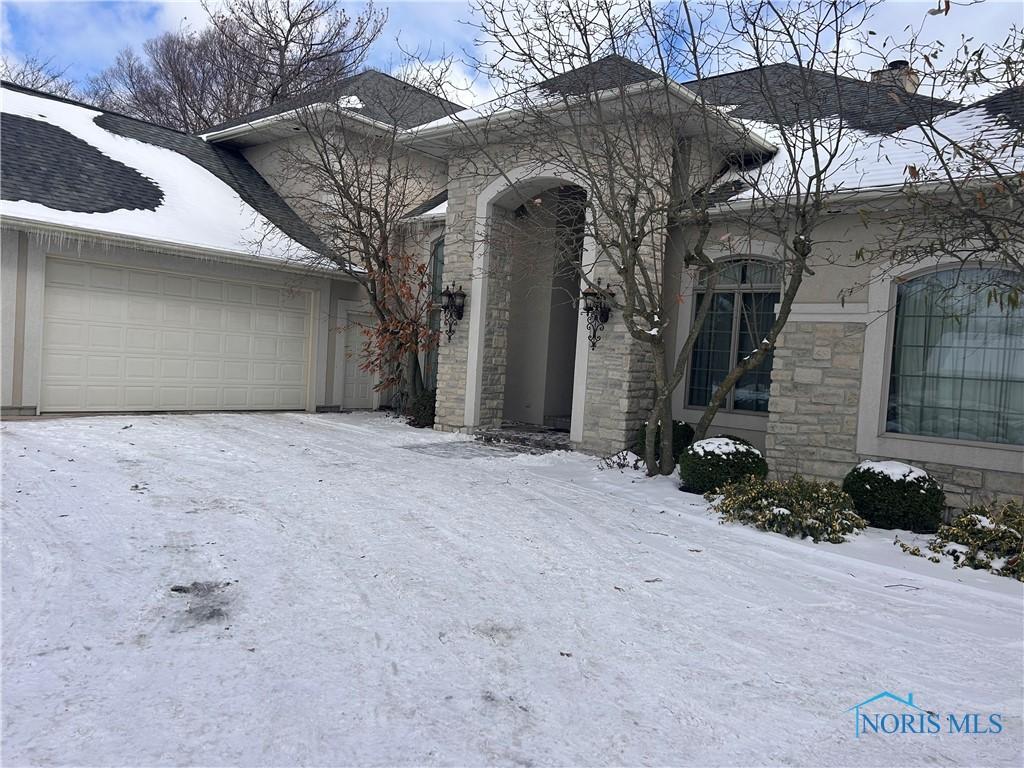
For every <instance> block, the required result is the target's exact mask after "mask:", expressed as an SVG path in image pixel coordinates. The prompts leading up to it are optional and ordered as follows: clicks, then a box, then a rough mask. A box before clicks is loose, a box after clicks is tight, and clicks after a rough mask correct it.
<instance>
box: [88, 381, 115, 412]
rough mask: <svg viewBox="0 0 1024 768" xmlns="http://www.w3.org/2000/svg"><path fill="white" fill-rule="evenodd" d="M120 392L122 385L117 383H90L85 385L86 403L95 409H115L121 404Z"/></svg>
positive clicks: (91, 408) (90, 408) (89, 407)
mask: <svg viewBox="0 0 1024 768" xmlns="http://www.w3.org/2000/svg"><path fill="white" fill-rule="evenodd" d="M120 394H121V387H119V386H117V385H116V384H110V385H107V386H101V385H98V384H88V385H86V387H85V405H86V407H87V408H88V409H89V410H93V411H115V410H117V409H118V408H120V405H121V403H120V400H121V398H120Z"/></svg>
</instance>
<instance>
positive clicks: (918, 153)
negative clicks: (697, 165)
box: [711, 88, 1024, 203]
mask: <svg viewBox="0 0 1024 768" xmlns="http://www.w3.org/2000/svg"><path fill="white" fill-rule="evenodd" d="M1022 103H1024V91H1022V89H1020V88H1016V89H1010V90H1007V91H1004V92H1002V93H999V94H996V95H995V96H992V97H989V98H987V99H984V100H982V101H979V102H976V103H975V104H972V105H969V106H967V107H962V108H957V109H953V110H951V111H949V112H947V113H945V114H942V115H939V116H938V117H935V118H934V119H930V118H922V120H921V122H920V123H919V124H914V125H910V126H907V127H905V128H903V129H901V130H899V131H896V132H894V133H892V134H877V133H873V132H870V131H867V130H864V129H862V128H857V127H853V126H851V125H850V124H849V122H848V121H846V120H845V119H842V118H823V119H819V120H813V121H808V122H806V123H804V124H803V125H799V126H794V125H790V126H788V127H787V128H785V129H782V130H780V129H779V128H778V127H776V126H774V125H770V124H768V123H766V122H761V121H755V120H744V121H743V122H744V124H745V125H746V126H747V127H748V128H749V130H751V131H757V132H758V133H760V134H761V135H764V136H766V137H767V138H768V139H769V140H770V141H772V142H773V143H775V144H776V145H777V146H779V147H784V146H786V145H788V146H789V147H791V148H792V149H793V156H794V157H797V158H799V162H798V163H797V166H798V168H799V170H798V173H799V176H798V177H797V180H796V181H794V179H793V174H792V169H793V165H794V163H793V162H792V160H791V159H790V156H789V155H787V153H786V152H785V151H780V152H779V153H778V154H776V155H775V157H774V158H773V159H772V160H771V161H770V162H768V163H766V164H764V165H762V166H750V167H746V168H736V169H733V170H731V171H729V172H728V173H726V174H725V175H724V176H722V177H721V178H719V179H718V180H717V182H716V185H715V188H714V190H712V193H711V194H712V197H713V202H726V201H729V202H731V203H735V202H737V201H742V200H750V199H753V198H755V197H775V196H784V195H786V194H791V193H792V192H793V191H795V190H806V189H808V188H809V187H808V184H807V182H808V180H809V179H810V178H811V175H812V174H814V173H815V170H814V169H815V163H816V159H815V155H817V162H823V161H826V160H829V159H831V163H832V166H831V170H828V171H826V172H825V173H824V174H823V179H822V180H823V183H824V184H825V187H826V189H827V190H828V191H830V192H832V193H835V194H842V193H852V192H857V191H860V190H887V189H898V188H900V187H902V186H903V185H904V184H907V183H914V182H916V183H926V182H929V181H942V180H944V179H945V173H946V171H947V170H949V171H952V172H953V174H954V175H955V176H957V177H959V178H970V179H979V178H983V177H986V176H991V175H992V172H993V169H998V171H999V172H1000V173H1003V174H1014V173H1020V172H1022V171H1024V107H1022V106H1021V104H1022ZM812 126H813V133H812V132H811V131H812ZM812 147H816V148H817V151H816V152H815V151H813V150H812ZM965 149H966V150H968V151H966V152H965V151H964V150H965ZM971 151H974V152H977V153H978V154H979V155H980V156H981V157H982V158H984V161H982V162H979V161H977V160H975V159H973V158H972V157H971Z"/></svg>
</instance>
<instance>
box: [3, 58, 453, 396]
mask: <svg viewBox="0 0 1024 768" xmlns="http://www.w3.org/2000/svg"><path fill="white" fill-rule="evenodd" d="M379 80H389V79H388V78H385V77H384V76H382V75H381V76H378V75H377V74H376V73H368V74H363V75H361V76H357V77H356V78H352V82H349V83H348V84H347V85H348V86H349V87H350V88H352V89H353V91H354V92H355V93H357V94H361V95H362V96H363V98H364V99H365V101H366V108H365V110H364V111H369V112H371V113H372V108H373V104H374V99H373V93H374V88H375V87H379V85H378V82H377V81H379ZM423 97H424V98H423V99H422V102H421V103H420V104H419V105H418V109H419V110H420V111H421V112H422V118H421V119H422V120H424V121H426V120H430V119H434V118H436V117H437V116H438V115H439V114H442V113H443V108H440V107H438V106H434V107H433V109H432V111H431V106H430V104H431V103H436V100H434V99H432V97H428V96H427V95H426V94H423ZM2 102H3V124H2V136H3V162H2V174H3V175H2V181H0V192H2V198H3V202H2V207H0V217H2V227H3V232H2V238H3V239H2V269H3V272H2V276H3V278H2V291H3V294H2V304H3V317H2V326H3V337H2V342H3V344H2V368H3V387H2V396H3V399H2V406H3V413H4V414H5V415H11V414H35V413H58V412H59V413H88V412H120V411H201V410H236V409H237V410H263V409H270V410H281V409H287V410H294V409H298V410H310V411H312V410H318V409H338V408H370V407H375V406H377V405H379V404H380V399H381V396H380V394H378V393H377V392H375V391H374V387H373V385H374V382H373V379H372V376H371V375H370V374H369V373H367V372H366V371H363V370H362V369H361V367H360V361H359V354H360V350H361V348H362V344H363V337H362V334H361V332H360V326H365V325H369V324H370V320H369V315H368V314H367V307H366V305H365V300H364V297H363V294H362V289H361V288H360V287H359V286H358V285H357V284H356V283H355V282H354V281H353V280H351V279H350V278H348V277H346V276H345V275H344V274H342V273H341V272H339V271H337V270H333V271H332V270H327V269H311V268H310V267H309V259H306V258H304V256H306V255H310V254H314V253H315V252H316V251H317V249H318V247H319V242H318V240H317V238H316V236H315V235H314V233H313V232H312V231H311V230H310V228H309V227H308V226H307V225H306V224H305V223H304V222H303V220H302V219H301V218H300V217H299V216H298V215H297V214H296V213H295V211H294V210H293V209H292V208H291V207H290V206H289V205H288V204H287V203H286V202H285V201H284V200H283V199H282V197H281V196H280V195H279V194H278V193H277V192H276V191H275V189H274V188H273V186H272V185H271V184H270V183H268V181H267V180H266V179H265V178H264V177H263V176H262V175H261V174H260V173H259V171H258V170H257V168H258V158H254V160H253V161H250V159H248V158H247V156H246V154H247V151H248V150H246V149H245V148H244V147H243V146H242V145H241V144H238V143H235V144H229V143H228V142H212V141H205V140H203V139H202V138H199V137H197V136H190V135H186V134H182V133H179V132H176V131H173V130H169V129H166V128H162V127H159V126H155V125H151V124H148V123H145V122H143V121H139V120H136V119H132V118H128V117H124V116H122V115H118V114H115V113H111V112H105V111H102V110H98V109H95V108H93V107H89V106H86V105H83V104H79V103H76V102H73V101H69V100H67V99H60V98H56V97H53V96H49V95H46V94H43V93H39V92H36V91H32V90H29V89H26V88H21V87H18V86H15V85H12V84H9V83H4V84H3V90H2ZM279 108H280V109H287V104H282V105H280V107H279ZM271 111H272V110H264V111H263V112H262V113H259V114H257V115H255V116H252V118H251V122H244V121H243V122H244V127H245V130H247V131H254V132H256V133H259V132H260V131H261V130H264V129H266V130H269V131H271V132H272V131H273V130H274V126H273V123H274V121H273V115H271V114H269V113H270V112H271ZM411 119H413V120H415V119H416V118H415V117H413V118H411ZM233 128H236V129H237V128H238V126H237V125H234V126H233V125H227V126H224V127H223V128H222V130H220V131H219V133H220V134H221V135H222V136H224V137H228V138H229V137H230V136H231V135H232V129H233Z"/></svg>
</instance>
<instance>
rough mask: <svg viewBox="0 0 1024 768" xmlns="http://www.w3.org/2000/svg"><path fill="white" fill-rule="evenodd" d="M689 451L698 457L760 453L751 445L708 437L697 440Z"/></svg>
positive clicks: (726, 438) (725, 438) (727, 438)
mask: <svg viewBox="0 0 1024 768" xmlns="http://www.w3.org/2000/svg"><path fill="white" fill-rule="evenodd" d="M690 449H691V450H692V451H693V452H694V453H696V454H697V455H698V456H707V455H708V454H717V455H719V456H725V455H727V454H730V453H756V454H758V455H760V453H761V452H760V451H759V450H757V448H754V447H753V446H752V445H747V444H746V443H740V442H738V441H736V440H733V439H732V438H729V437H708V438H705V439H704V440H698V441H697V442H695V443H693V444H692V445H691V446H690Z"/></svg>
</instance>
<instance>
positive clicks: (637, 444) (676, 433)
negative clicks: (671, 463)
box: [630, 420, 693, 462]
mask: <svg viewBox="0 0 1024 768" xmlns="http://www.w3.org/2000/svg"><path fill="white" fill-rule="evenodd" d="M656 440H657V442H656V443H655V445H657V448H655V456H657V457H658V459H659V460H660V459H661V424H659V425H658V429H657V437H656ZM646 441H647V422H646V421H645V422H644V423H643V425H642V426H641V427H640V429H638V430H637V431H636V437H635V438H634V439H633V445H632V447H631V448H630V450H631V451H632V452H633V453H635V454H636V455H637V456H643V455H644V453H645V450H646V447H645V446H646ZM692 442H693V427H691V426H690V425H689V424H687V423H686V422H685V421H675V420H673V421H672V458H673V459H675V460H676V461H677V462H678V461H679V454H681V453H682V452H683V450H684V449H685V448H686V446H688V445H689V444H690V443H692Z"/></svg>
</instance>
